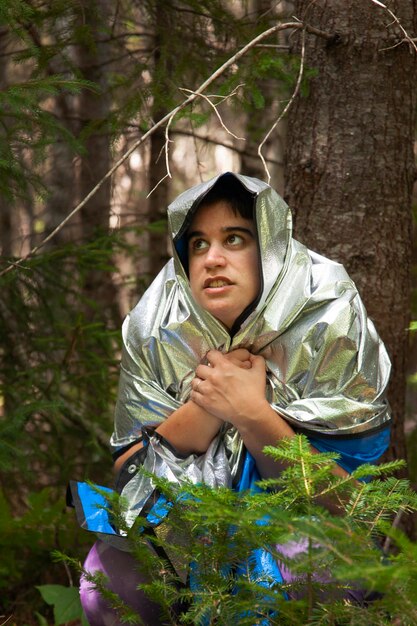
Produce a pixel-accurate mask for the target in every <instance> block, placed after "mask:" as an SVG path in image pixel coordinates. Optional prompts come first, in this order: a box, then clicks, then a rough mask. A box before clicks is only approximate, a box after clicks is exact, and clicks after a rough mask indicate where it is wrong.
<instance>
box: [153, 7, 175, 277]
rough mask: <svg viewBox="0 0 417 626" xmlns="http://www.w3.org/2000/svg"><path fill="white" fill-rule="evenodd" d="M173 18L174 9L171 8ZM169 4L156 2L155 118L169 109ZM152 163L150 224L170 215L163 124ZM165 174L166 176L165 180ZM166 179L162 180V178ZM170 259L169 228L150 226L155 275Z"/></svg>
mask: <svg viewBox="0 0 417 626" xmlns="http://www.w3.org/2000/svg"><path fill="white" fill-rule="evenodd" d="M170 18H171V19H172V18H173V13H172V12H170ZM169 21H170V20H167V7H166V6H164V2H161V1H160V0H157V1H156V2H155V6H154V24H153V27H154V33H155V35H154V50H153V76H154V80H155V81H156V84H155V86H154V103H153V110H152V117H153V119H154V121H155V122H158V121H159V120H160V119H162V118H163V117H165V115H166V114H167V113H168V109H167V108H166V106H164V105H163V104H162V102H161V101H163V94H162V93H160V90H161V86H160V85H158V83H157V81H158V77H159V81H161V80H163V81H164V82H166V83H167V82H168V80H169V76H170V73H169V72H170V67H169V65H170V63H171V60H170V59H169V54H168V53H167V47H168V45H169V38H170V36H171V28H172V25H171V28H169V29H168V28H167V23H169ZM150 148H151V150H150V163H149V191H152V190H154V191H152V193H151V195H150V196H149V201H148V202H149V204H148V215H149V224H150V225H152V224H153V223H155V222H161V221H163V220H165V219H166V214H167V212H166V211H167V206H168V197H169V179H167V178H165V175H166V174H167V169H166V163H165V131H164V129H163V128H160V129H158V130H157V131H156V132H155V133H154V134H153V135H152V137H151V142H150ZM164 178H165V180H164ZM161 181H162V182H161ZM167 260H168V249H167V232H166V228H164V227H160V228H157V229H152V228H151V230H150V233H149V271H150V274H151V275H152V276H155V275H156V274H157V273H158V272H159V270H160V269H161V268H162V267H163V266H164V265H165V263H166V262H167Z"/></svg>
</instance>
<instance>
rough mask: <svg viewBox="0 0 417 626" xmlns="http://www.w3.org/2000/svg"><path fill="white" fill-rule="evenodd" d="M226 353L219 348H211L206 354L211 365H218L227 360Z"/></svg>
mask: <svg viewBox="0 0 417 626" xmlns="http://www.w3.org/2000/svg"><path fill="white" fill-rule="evenodd" d="M225 358H226V357H225V356H224V354H222V353H221V352H219V351H218V350H209V351H208V352H207V354H206V359H207V362H208V364H209V365H217V364H218V363H221V362H222V361H224V360H225Z"/></svg>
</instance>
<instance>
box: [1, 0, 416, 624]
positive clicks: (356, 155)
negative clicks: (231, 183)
mask: <svg viewBox="0 0 417 626" xmlns="http://www.w3.org/2000/svg"><path fill="white" fill-rule="evenodd" d="M385 4H386V6H384V4H383V3H381V2H378V1H377V0H354V1H352V2H349V3H347V2H345V1H344V0H317V1H315V2H303V1H302V0H299V1H298V0H297V1H296V2H294V3H292V2H286V1H282V2H274V1H272V0H247V1H244V0H242V1H240V0H236V1H233V2H227V1H222V0H211V1H210V2H208V3H207V2H203V1H200V0H176V1H173V0H141V1H139V0H130V1H128V0H118V1H117V2H111V1H110V0H92V1H88V2H87V0H52V1H50V2H44V1H43V0H27V1H23V0H2V2H1V3H0V136H1V143H0V150H1V153H0V220H1V221H0V224H1V226H0V247H1V255H2V258H1V266H0V286H1V296H0V334H1V346H0V386H1V387H0V469H1V479H0V500H1V502H0V507H1V508H0V598H1V601H0V604H1V609H0V612H1V614H2V615H4V616H5V618H6V617H8V616H12V618H11V619H12V622H11V623H16V624H35V623H36V624H38V623H42V622H41V621H40V620H39V619H38V618H36V612H37V611H39V610H41V608H40V607H42V606H43V604H42V599H41V598H40V595H39V593H38V592H37V591H36V589H35V586H36V585H38V584H42V583H46V582H60V583H62V584H71V583H72V582H76V581H75V580H73V577H74V574H73V573H71V572H70V570H69V569H68V568H65V567H64V566H63V565H62V564H61V565H57V564H55V563H53V561H52V559H51V556H50V553H51V551H52V550H53V549H55V548H58V549H60V550H63V551H64V552H67V553H69V554H71V555H74V556H76V557H80V558H81V557H82V555H83V554H85V552H86V550H87V546H88V544H89V542H90V541H91V538H90V537H88V536H86V535H85V534H84V533H83V532H82V531H79V530H78V529H77V528H76V524H75V520H74V519H73V515H72V514H68V513H67V512H66V511H65V505H64V494H65V486H66V483H67V481H68V480H69V479H70V478H74V479H77V478H78V479H82V478H85V477H88V478H90V479H92V480H95V481H97V482H99V483H100V484H111V481H112V475H111V461H110V458H109V452H108V445H107V442H108V438H109V436H110V434H111V430H112V411H113V406H114V398H115V392H116V386H117V378H118V359H119V355H120V353H119V349H120V326H121V322H122V319H123V317H124V316H125V314H126V313H127V312H128V311H129V309H130V308H131V307H132V306H133V305H134V304H135V303H136V301H137V300H138V298H139V297H140V294H141V293H142V292H143V290H144V288H145V287H146V285H147V284H148V283H149V282H150V280H151V279H152V277H153V276H154V275H155V273H156V272H157V271H158V270H159V268H160V267H161V265H162V264H163V263H164V262H165V260H166V259H167V258H168V256H169V250H168V249H167V241H166V234H165V215H166V207H167V204H168V203H169V201H170V200H172V199H173V198H174V197H175V196H176V195H177V194H178V193H179V192H181V191H182V190H183V189H185V188H186V187H188V186H190V185H192V184H195V183H196V182H198V181H200V180H206V179H208V178H209V177H211V176H213V175H215V174H216V173H218V172H221V171H225V170H235V171H240V172H242V173H244V174H248V175H251V176H257V177H260V178H262V179H267V177H268V175H270V177H271V184H272V185H273V186H274V187H275V188H276V189H277V190H278V191H279V192H280V193H281V194H282V195H283V196H284V197H285V199H286V200H287V202H288V203H289V205H290V206H291V208H292V209H293V213H294V219H295V233H296V237H297V238H298V239H300V240H301V241H302V242H303V243H306V244H307V245H308V246H309V247H310V248H312V249H314V250H316V251H318V252H320V253H322V254H324V255H326V256H329V257H330V258H332V259H335V260H338V261H341V262H342V263H344V264H345V266H346V268H347V269H348V271H349V273H350V274H351V276H352V277H353V278H354V280H355V281H356V283H357V285H358V287H359V289H360V291H361V293H362V296H363V299H364V301H365V304H366V306H367V309H368V312H369V314H370V316H371V317H372V318H373V320H374V321H375V323H376V326H377V328H378V330H379V332H380V334H381V335H382V338H383V339H384V341H385V342H386V344H387V347H388V350H389V353H390V356H391V358H392V362H393V376H392V383H391V389H390V401H391V404H392V407H393V413H394V426H393V439H392V445H391V448H390V450H389V453H388V455H387V458H389V459H394V458H407V455H408V458H409V466H408V471H409V476H410V479H411V481H412V482H415V481H416V480H417V467H416V463H417V461H416V448H417V429H416V425H417V424H416V422H417V409H416V397H417V391H416V385H417V341H416V339H415V333H414V334H413V330H410V328H411V329H412V328H413V324H412V322H411V320H412V319H413V318H414V319H415V318H417V297H416V290H415V287H416V268H417V259H416V249H415V246H414V243H415V221H413V201H414V204H415V197H414V196H413V185H414V181H415V178H416V168H415V158H414V142H415V130H416V119H415V111H416V68H417V48H416V42H417V24H416V21H417V3H416V1H415V0H402V1H401V2H400V0H393V1H392V2H387V3H385ZM278 25H281V26H278ZM271 28H274V32H273V33H272V34H271V35H269V36H268V37H263V38H262V37H261V38H260V39H259V42H258V43H257V44H255V43H254V44H253V45H249V46H248V49H247V51H246V52H245V54H242V55H241V56H240V58H236V59H234V56H235V55H236V54H237V53H238V51H239V50H241V49H242V48H243V47H244V46H247V44H249V42H251V41H253V40H254V38H255V37H256V36H258V35H260V34H261V33H265V32H266V31H267V30H268V29H271ZM228 59H231V62H230V63H229V64H228V66H227V68H226V69H225V70H224V71H222V72H221V73H219V75H218V77H217V78H216V80H214V81H213V82H212V84H210V86H209V87H208V89H206V90H205V91H204V92H203V95H195V97H194V98H190V95H192V94H193V93H194V94H195V92H196V91H197V90H198V89H199V87H200V85H201V84H202V83H204V81H205V80H206V79H208V78H209V77H210V76H211V75H212V74H213V73H214V71H215V70H217V68H219V67H221V66H222V64H224V63H225V62H226V61H227V60H228ZM187 98H190V100H193V101H192V102H190V104H189V105H188V106H187V107H184V108H183V109H182V110H181V111H180V112H178V113H177V114H176V115H173V116H172V117H170V113H171V112H173V111H174V110H175V109H176V107H178V106H179V105H181V104H182V103H183V102H184V101H185V100H186V99H187ZM284 112H285V114H284V115H282V114H283V113H284ZM163 118H166V121H168V124H167V123H166V122H165V123H164V124H160V125H159V126H158V125H157V126H156V128H155V129H154V130H152V129H153V128H154V125H155V124H157V123H158V122H159V121H160V120H162V119H163ZM271 129H272V132H269V131H270V130H271ZM146 133H149V134H148V135H147V138H145V140H144V141H142V142H140V140H141V138H142V137H143V136H144V135H145V134H146ZM242 138H244V139H242ZM137 144H139V145H137ZM135 145H136V147H135ZM259 147H261V152H262V155H263V158H264V163H263V162H262V160H261V158H260V156H259V155H258V148H259ZM129 150H131V153H130V154H129V156H128V157H127V158H125V159H123V155H125V154H126V152H127V151H129ZM119 160H120V161H121V162H120V164H119V166H118V167H117V168H115V171H114V173H113V175H112V176H109V177H107V179H106V180H105V181H104V182H102V184H101V185H100V186H99V188H98V190H97V191H96V192H95V193H94V194H93V195H92V196H91V198H90V199H89V200H88V202H86V203H85V204H84V205H83V206H82V207H81V208H80V209H79V210H77V211H75V212H74V215H73V217H72V218H71V219H70V220H68V221H67V222H66V223H65V224H64V223H63V220H64V219H65V218H66V217H67V216H68V215H69V214H70V213H71V211H72V210H73V209H74V208H75V207H77V205H78V204H79V203H80V202H81V201H82V200H83V199H84V198H85V197H86V196H87V194H88V193H89V192H90V191H91V190H92V189H93V188H94V187H95V186H96V185H97V183H100V181H102V180H103V177H104V176H105V175H106V173H107V172H108V171H109V170H110V168H112V167H113V166H114V165H115V164H116V163H117V162H118V161H119ZM167 174H169V175H168V176H167ZM152 190H153V191H152ZM150 191H152V193H151V194H150V195H149V196H148V194H149V192H150ZM54 229H56V231H55V234H53V236H52V237H50V238H49V239H48V240H47V241H46V242H45V243H44V240H45V238H47V237H48V235H50V234H51V233H53V231H54ZM37 246H40V248H39V249H38V250H36V251H34V252H33V249H34V248H36V247H37ZM413 286H414V289H413ZM410 323H411V326H410ZM407 381H408V386H407ZM0 619H1V618H0ZM13 620H14V621H13ZM45 623H46V622H45Z"/></svg>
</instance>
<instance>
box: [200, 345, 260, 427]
mask: <svg viewBox="0 0 417 626" xmlns="http://www.w3.org/2000/svg"><path fill="white" fill-rule="evenodd" d="M207 360H208V363H209V365H199V366H198V367H197V369H196V377H195V378H194V379H193V381H192V392H191V400H192V401H193V402H195V403H196V404H197V405H198V406H200V407H201V408H203V409H204V410H205V411H207V412H208V413H211V414H212V415H214V416H215V417H217V418H219V419H221V420H223V421H225V422H230V423H231V424H233V425H234V426H236V427H239V425H241V424H242V423H243V422H245V421H246V420H251V419H256V416H257V415H258V414H260V413H261V412H262V410H264V408H265V405H266V404H267V401H266V398H265V386H266V371H265V360H264V359H263V357H261V356H254V355H253V354H251V353H250V352H249V351H248V350H246V349H244V348H239V349H238V350H233V351H232V352H229V353H227V354H223V353H222V352H219V351H218V350H210V351H209V352H208V354H207Z"/></svg>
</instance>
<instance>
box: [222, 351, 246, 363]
mask: <svg viewBox="0 0 417 626" xmlns="http://www.w3.org/2000/svg"><path fill="white" fill-rule="evenodd" d="M224 356H225V357H226V358H228V359H231V360H232V361H236V360H238V361H249V359H250V352H249V350H246V348H238V349H237V350H232V351H231V352H227V354H225V355H224Z"/></svg>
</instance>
